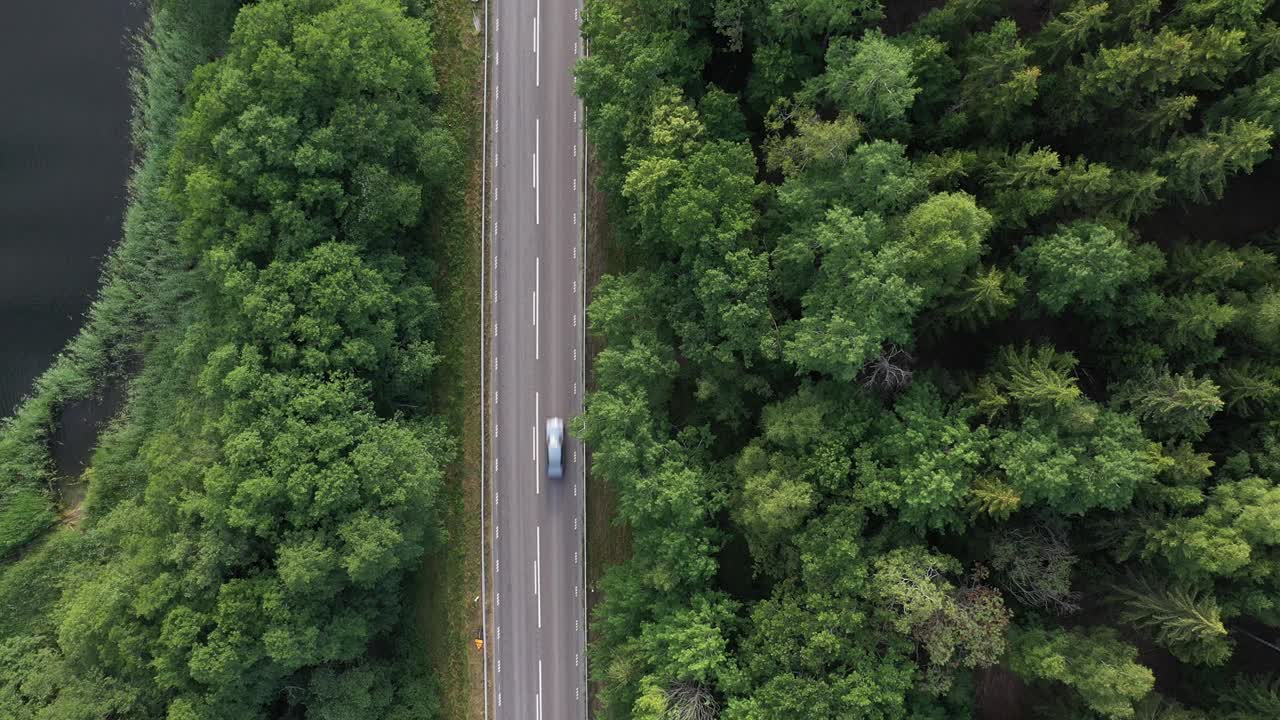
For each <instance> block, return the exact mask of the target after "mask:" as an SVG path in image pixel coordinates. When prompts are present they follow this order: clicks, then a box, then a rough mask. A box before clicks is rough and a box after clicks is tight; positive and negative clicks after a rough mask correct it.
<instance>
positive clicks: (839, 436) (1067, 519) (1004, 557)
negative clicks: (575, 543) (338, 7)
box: [578, 0, 1280, 720]
mask: <svg viewBox="0 0 1280 720" xmlns="http://www.w3.org/2000/svg"><path fill="white" fill-rule="evenodd" d="M907 5H909V4H888V3H886V4H885V5H884V8H880V7H879V6H878V5H877V4H875V3H835V2H808V1H805V2H791V1H787V2H778V1H774V0H716V1H715V2H709V3H692V4H685V5H681V6H680V7H679V8H678V9H677V8H675V7H674V6H669V5H662V4H660V7H659V6H656V5H653V4H652V3H649V4H645V3H642V4H641V5H640V6H637V5H636V4H635V3H631V2H623V1H622V0H591V1H590V2H588V5H587V15H586V21H585V23H584V28H585V32H586V33H587V35H588V37H589V38H590V40H591V43H592V46H591V47H592V53H591V55H590V57H589V58H587V59H585V60H583V61H582V62H581V63H580V64H579V68H578V78H579V85H578V88H579V92H580V93H581V95H582V97H583V98H584V100H585V102H586V106H587V115H586V118H587V133H588V136H589V138H590V139H591V141H592V143H593V144H594V148H595V150H596V152H597V153H598V155H599V157H600V159H601V162H602V166H603V170H602V174H601V177H600V180H599V185H600V187H601V188H602V190H603V191H604V192H605V193H606V194H607V196H608V199H609V201H610V220H611V222H612V224H613V225H614V227H615V228H617V236H616V238H615V240H616V243H617V245H618V247H620V248H621V249H622V250H623V251H624V252H625V255H626V268H627V273H626V274H625V275H616V276H606V277H605V278H604V279H603V280H602V281H601V283H600V285H599V286H598V288H597V292H596V295H595V298H596V299H595V302H594V303H593V304H592V306H591V307H590V309H589V315H590V318H591V328H592V331H593V332H594V333H596V334H598V335H599V336H600V337H601V338H602V339H603V340H604V343H605V350H604V351H603V352H602V353H601V354H600V355H599V357H598V358H597V360H596V363H597V365H596V367H597V373H598V374H597V377H598V380H599V387H598V390H597V391H596V392H595V393H594V394H593V395H592V396H591V397H590V398H589V399H588V403H587V412H586V415H585V417H584V418H582V419H581V420H579V421H578V422H579V426H578V427H579V428H580V429H581V431H582V432H583V434H584V436H585V437H587V439H588V441H589V442H590V443H591V445H592V449H593V453H594V471H595V472H596V473H598V474H599V476H600V477H602V478H603V479H605V480H606V481H607V482H610V483H611V484H612V485H613V486H614V487H615V488H616V489H617V490H618V492H619V497H620V500H619V504H620V519H621V520H623V521H625V522H627V523H628V524H630V525H631V529H632V531H633V534H634V540H635V547H636V552H635V556H634V557H633V558H632V559H630V560H629V561H628V562H627V563H626V564H624V565H622V566H620V567H618V568H615V569H614V570H613V571H612V572H611V573H610V575H609V579H608V581H607V583H606V588H605V590H606V594H607V599H606V601H605V602H604V604H603V605H601V606H600V609H599V613H598V617H597V620H596V626H595V627H596V628H599V629H600V631H599V633H598V640H597V642H596V643H595V648H594V652H596V653H597V657H599V658H600V660H601V661H600V662H597V663H596V664H595V665H593V667H594V668H595V669H596V671H597V673H598V677H599V679H600V680H602V681H603V683H604V690H603V694H602V696H601V700H602V702H603V705H604V716H605V717H610V718H622V717H644V718H661V717H667V716H669V715H670V713H672V712H676V711H678V710H679V709H680V708H686V709H687V708H688V707H690V706H689V705H688V704H687V702H686V700H687V698H701V700H699V702H703V701H706V700H707V698H711V699H712V701H714V704H715V705H716V706H717V707H718V708H720V713H721V716H723V717H730V718H761V719H763V718H777V717H801V718H808V717H814V718H817V717H823V718H826V717H851V718H859V717H883V718H906V717H931V718H932V717H936V718H942V717H970V716H975V715H978V714H985V715H991V716H995V715H997V714H999V712H1000V709H1001V708H999V707H989V708H985V711H984V712H982V713H979V708H975V707H974V705H975V703H976V704H978V705H981V704H982V703H984V702H992V701H991V700H990V698H987V697H984V693H983V692H979V693H978V694H977V697H976V699H975V695H974V693H975V690H974V688H975V687H976V686H978V684H979V683H982V682H984V681H990V680H991V679H990V678H989V677H987V676H986V675H985V674H983V671H982V670H981V669H982V668H983V667H985V666H988V665H991V664H995V663H1002V664H1003V665H1004V671H1012V672H1014V673H1015V674H1017V675H1018V676H1020V678H1021V680H1022V681H1023V682H1024V683H1027V684H1028V689H1027V691H1026V693H1025V694H1024V696H1023V697H1021V698H1015V699H1021V700H1022V701H1024V702H1023V705H1024V706H1025V707H1028V708H1038V709H1042V710H1043V712H1044V713H1045V716H1046V717H1056V716H1060V717H1069V718H1073V719H1074V718H1085V717H1111V718H1129V717H1150V718H1177V719H1181V720H1192V719H1197V718H1204V717H1219V716H1223V717H1235V716H1233V715H1231V714H1230V713H1231V712H1238V713H1239V717H1242V718H1243V717H1252V716H1251V715H1248V714H1247V713H1248V712H1256V711H1252V710H1243V709H1239V708H1244V707H1245V705H1242V704H1239V703H1236V701H1235V700H1230V699H1228V695H1227V694H1224V696H1223V702H1222V704H1221V705H1220V706H1219V705H1215V701H1214V699H1213V698H1212V697H1208V696H1206V694H1205V693H1203V692H1201V691H1200V688H1199V686H1198V685H1197V680H1196V679H1194V678H1197V677H1199V675H1197V673H1203V672H1210V671H1209V670H1204V669H1203V668H1201V669H1196V668H1194V667H1192V666H1197V665H1198V666H1214V667H1216V668H1217V669H1215V670H1213V671H1212V672H1220V673H1222V674H1223V677H1227V678H1231V676H1232V675H1234V674H1236V673H1237V672H1238V669H1239V666H1238V664H1237V662H1236V661H1237V660H1238V659H1239V656H1240V655H1241V653H1240V651H1239V647H1240V643H1241V642H1243V640H1242V639H1241V637H1238V636H1239V635H1241V634H1242V633H1243V632H1245V631H1246V629H1247V628H1254V629H1256V628H1258V627H1262V628H1266V630H1267V632H1269V633H1271V634H1272V635H1274V632H1273V631H1274V628H1276V627H1280V602H1277V601H1276V598H1277V597H1280V579H1278V578H1280V535H1278V534H1277V532H1278V530H1277V528H1278V527H1280V526H1278V525H1277V521H1276V519H1275V518H1277V517H1280V508H1277V507H1276V502H1277V497H1280V496H1277V492H1280V491H1278V490H1277V485H1276V483H1277V480H1280V430H1278V429H1277V428H1278V427H1280V426H1278V425H1277V423H1276V420H1275V417H1274V415H1275V413H1276V411H1277V410H1280V364H1278V363H1277V362H1276V361H1275V354H1276V353H1277V352H1280V268H1278V267H1277V261H1276V248H1277V245H1276V243H1275V241H1274V238H1273V237H1272V235H1274V233H1273V232H1266V233H1264V235H1263V236H1261V237H1252V236H1249V235H1245V234H1242V231H1238V230H1236V229H1235V228H1245V227H1248V228H1251V229H1250V230H1248V232H1249V233H1252V232H1256V231H1258V230H1263V231H1270V230H1273V229H1274V228H1272V227H1271V226H1272V225H1274V224H1275V223H1277V222H1280V219H1278V218H1277V216H1276V214H1275V212H1274V210H1273V208H1271V207H1270V205H1268V204H1267V200H1266V198H1269V197H1270V196H1271V195H1274V188H1272V187H1271V184H1273V180H1272V178H1273V176H1274V168H1273V167H1272V165H1273V163H1274V162H1275V161H1274V159H1273V157H1272V156H1273V154H1274V144H1275V137H1274V135H1275V132H1276V131H1277V129H1280V100H1278V99H1277V98H1278V97H1280V80H1278V79H1277V77H1278V76H1277V73H1278V72H1280V22H1278V21H1280V15H1277V10H1276V8H1275V6H1274V4H1273V3H1269V2H1267V1H1266V0H1247V1H1244V2H1235V1H1232V0H1180V1H1178V2H1165V3H1162V2H1159V1H1158V0H1107V1H1106V2H1101V1H1099V0H1063V1H1062V2H1054V3H1047V4H1046V3H1038V4H1037V3H1013V2H1002V1H1001V0H949V1H948V2H945V3H929V5H930V6H931V8H932V9H931V10H929V11H928V12H927V13H925V14H923V15H921V16H920V17H917V18H910V17H906V14H907V13H908V10H907V7H906V6H907ZM935 5H936V7H933V6H935ZM882 10H883V12H884V14H885V21H884V22H882V23H880V24H879V25H878V26H873V25H874V24H875V23H876V22H877V21H878V20H879V19H880V18H881V17H882ZM712 80H714V83H713V82H712ZM733 95H736V98H735V99H736V102H730V101H729V100H728V99H727V97H726V96H733ZM1248 174H1253V175H1254V177H1253V178H1250V179H1248V180H1242V179H1241V177H1242V176H1243V175H1248ZM1237 188H1243V189H1241V190H1239V191H1237ZM966 569H967V571H966ZM1134 578H1146V579H1147V580H1145V581H1138V580H1135V579H1134ZM1144 583H1145V584H1144ZM1117 588H1119V589H1117ZM722 593H726V594H729V595H730V596H732V599H733V600H734V601H735V602H737V603H739V605H738V606H736V607H737V610H736V611H735V613H734V617H733V619H732V620H730V619H728V618H727V617H725V616H715V617H716V618H717V619H716V620H715V621H714V622H705V623H703V624H704V625H706V628H703V629H702V630H700V631H699V632H698V633H696V634H694V635H692V636H691V637H690V640H689V644H688V648H686V649H688V650H689V651H690V652H689V654H681V651H680V650H677V649H674V648H659V649H655V647H654V646H653V645H651V644H650V645H644V644H643V643H641V642H640V641H639V640H637V639H636V638H640V637H642V636H643V635H644V628H645V627H647V626H650V625H653V626H660V627H665V626H666V625H667V624H669V623H672V622H676V619H677V618H680V619H682V620H688V619H689V618H690V617H691V615H690V613H695V614H697V613H701V612H702V610H700V609H699V608H704V607H719V606H720V605H719V603H720V602H721V597H720V594H722ZM709 598H710V599H709ZM1113 601H1114V602H1113ZM699 617H703V616H702V615H699ZM711 628H714V632H712V631H711ZM704 631H705V632H704ZM1247 631H1248V632H1253V630H1247ZM1121 632H1123V633H1125V634H1124V635H1123V636H1122V635H1121ZM1254 634H1255V635H1257V633H1254ZM1138 636H1145V637H1146V638H1147V639H1149V640H1150V641H1151V642H1152V643H1154V645H1144V646H1143V647H1144V653H1146V652H1149V653H1151V654H1150V655H1148V654H1144V655H1143V656H1142V658H1143V660H1139V659H1138V658H1139V655H1138V652H1137V649H1136V648H1135V647H1134V646H1133V645H1131V644H1129V642H1127V640H1128V639H1132V638H1136V637H1138ZM664 637H665V635H664ZM1258 637H1262V636H1261V635H1258ZM707 638H711V639H713V640H714V642H704V641H703V640H705V639H707ZM1122 638H1124V639H1122ZM721 641H723V642H721ZM872 648H874V650H873V649H872ZM1147 648H1153V649H1150V650H1149V651H1148V650H1147ZM672 657H679V658H680V661H681V665H686V666H688V667H699V668H707V670H706V671H705V672H699V673H697V677H685V676H682V675H681V673H679V672H677V671H676V670H675V669H674V667H673V665H672ZM1148 657H1150V658H1151V659H1150V663H1151V667H1152V668H1153V669H1154V668H1159V669H1160V670H1159V672H1161V673H1164V672H1166V670H1165V668H1170V669H1169V670H1167V672H1169V676H1168V677H1167V678H1161V680H1162V684H1161V694H1159V695H1157V694H1155V693H1153V692H1151V689H1152V687H1153V684H1154V677H1153V670H1151V669H1148V668H1146V667H1144V666H1143V664H1144V663H1145V662H1146V659H1147V658H1148ZM1175 669H1176V670H1175ZM1002 672H1003V671H1002ZM1237 679H1238V676H1237ZM996 685H997V686H998V685H999V681H996ZM1239 687H1244V686H1243V685H1241V686H1239ZM1064 688H1065V689H1070V692H1064ZM1272 689H1273V688H1272ZM1255 690H1256V688H1253V689H1246V690H1240V691H1239V692H1238V693H1236V696H1238V697H1239V698H1247V699H1246V700H1241V701H1240V702H1252V701H1254V700H1258V701H1259V702H1261V701H1262V700H1259V699H1260V698H1262V699H1265V696H1266V694H1267V692H1269V690H1266V688H1264V689H1263V690H1264V691H1259V692H1255ZM984 692H985V691H984ZM996 694H999V693H998V692H997V693H996ZM677 697H678V698H684V699H686V700H680V701H677V700H674V699H673V698H677ZM1233 697H1235V696H1233ZM680 702H684V703H686V704H683V705H680V704H678V703H680ZM707 702H711V701H707ZM1231 703H1236V704H1231ZM701 707H709V705H707V704H706V703H704V704H703V705H702V706H701ZM664 713H665V715H664ZM1265 715H1266V713H1263V714H1262V715H1259V716H1265Z"/></svg>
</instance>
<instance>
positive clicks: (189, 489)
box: [0, 0, 460, 720]
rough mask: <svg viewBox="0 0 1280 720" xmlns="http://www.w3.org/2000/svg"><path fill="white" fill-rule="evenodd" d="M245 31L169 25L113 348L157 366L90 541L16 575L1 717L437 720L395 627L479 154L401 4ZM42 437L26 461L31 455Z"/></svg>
mask: <svg viewBox="0 0 1280 720" xmlns="http://www.w3.org/2000/svg"><path fill="white" fill-rule="evenodd" d="M197 5H198V6H199V7H196V6H197ZM235 10H236V8H235V7H234V6H232V5H229V4H222V3H205V4H201V3H195V4H191V3H164V4H163V5H161V6H158V7H157V9H156V15H155V29H154V32H153V33H152V35H151V43H152V45H151V46H149V47H148V48H147V49H146V50H145V52H144V57H143V62H144V66H143V67H144V71H145V75H144V76H143V77H142V78H141V79H140V82H141V85H140V87H141V89H142V92H141V94H140V98H139V102H140V116H139V121H138V123H137V131H138V138H139V142H141V143H144V147H145V149H146V151H147V153H148V154H147V160H146V162H145V163H144V165H143V166H142V169H141V170H140V171H139V175H138V177H137V179H136V181H135V182H136V186H135V193H136V194H135V198H134V204H133V206H132V207H131V210H130V213H129V219H128V221H127V223H126V240H125V243H124V244H123V245H122V247H121V250H120V252H119V253H118V254H117V258H118V260H115V261H113V262H116V263H118V264H117V265H115V266H114V268H115V269H114V270H110V269H109V273H108V285H107V288H106V289H105V290H104V296H103V299H101V300H100V301H99V303H98V305H97V306H95V312H100V313H102V315H101V316H95V317H94V318H93V319H92V320H93V322H91V328H96V327H106V328H109V329H112V328H114V330H113V332H114V333H115V334H116V335H111V336H105V337H103V338H101V339H100V341H101V342H103V343H104V345H103V347H104V348H105V347H109V348H110V349H111V352H112V353H136V356H137V360H138V363H139V365H140V366H141V370H140V371H139V373H138V374H137V376H136V377H135V378H134V379H133V380H132V381H131V385H130V398H129V402H128V405H127V409H126V411H125V413H124V415H123V416H122V417H121V418H120V419H119V420H118V421H117V422H116V423H115V424H114V425H113V426H112V427H111V429H110V430H109V431H107V432H106V433H104V435H103V436H102V438H101V439H100V444H99V448H98V450H97V452H96V453H95V456H94V459H93V465H92V471H91V473H90V477H91V482H90V491H89V492H90V494H89V498H88V500H87V501H86V507H87V508H88V509H89V513H88V515H87V517H86V518H85V519H84V520H83V521H82V527H81V528H80V529H79V530H78V531H75V532H74V534H72V531H67V532H66V533H59V534H56V535H54V536H53V537H52V538H50V539H49V540H48V541H47V542H45V543H43V544H41V545H39V546H37V547H35V548H34V549H33V550H32V552H31V554H30V555H29V556H27V557H24V558H23V559H22V560H21V561H19V562H18V563H15V564H13V565H10V566H8V567H6V568H4V574H3V576H0V596H2V597H3V598H4V599H5V600H6V603H5V607H6V614H5V623H4V624H3V625H0V656H3V662H4V670H3V676H0V707H2V708H3V709H4V713H6V715H5V716H6V717H9V716H10V715H9V714H8V713H10V712H12V713H16V714H15V715H12V716H13V717H23V718H25V717H33V718H34V717H84V718H90V717H95V718H97V717H100V718H107V717H129V718H149V717H156V718H159V717H168V718H171V719H174V720H177V719H179V718H180V719H182V720H195V719H197V718H231V717H234V718H266V717H285V718H302V717H309V718H348V717H352V718H354V717H388V718H401V717H403V718H409V717H415V718H416V717H430V716H433V715H434V713H435V712H436V707H435V700H434V697H433V695H432V693H431V690H430V687H431V686H430V684H429V682H427V681H426V679H425V677H424V676H425V675H427V674H428V671H427V669H426V668H425V667H424V663H423V662H422V659H421V658H420V657H419V653H416V652H414V650H415V649H416V648H413V645H412V644H411V643H408V642H407V641H406V640H405V638H404V637H402V634H401V633H397V632H395V631H394V630H395V628H396V627H397V625H398V624H400V623H402V622H403V621H404V617H405V612H404V608H403V607H402V605H403V598H402V594H403V591H404V590H403V587H404V579H405V575H406V572H407V571H408V570H409V569H411V568H412V567H414V566H415V565H416V564H417V561H418V559H419V558H420V557H421V556H422V554H423V553H424V552H427V551H430V550H438V548H439V547H440V544H441V542H442V541H443V540H444V539H445V538H443V537H442V535H443V533H442V531H441V528H440V521H439V515H438V513H439V510H440V509H439V507H438V501H437V496H438V494H439V491H440V486H441V480H442V472H443V471H442V468H443V466H444V465H445V464H446V463H447V462H448V461H449V460H450V458H451V457H452V454H453V445H454V443H453V441H452V439H451V438H450V433H449V431H448V429H447V428H446V427H445V424H444V422H443V421H442V420H440V419H438V418H435V417H433V416H432V415H431V412H432V405H433V399H434V398H435V396H436V392H435V390H434V388H433V387H432V383H433V378H432V369H433V367H434V366H435V365H436V364H437V363H438V361H439V356H438V355H437V353H436V351H435V342H436V339H437V335H438V332H439V325H440V324H441V323H440V319H439V311H438V309H437V302H436V300H435V295H434V291H433V289H432V287H431V280H432V276H433V268H432V263H431V260H430V258H431V257H432V248H430V246H429V244H428V238H429V237H430V234H429V232H428V228H429V225H430V223H431V222H432V221H433V220H434V218H435V215H436V204H437V202H438V200H437V197H438V195H439V192H438V190H439V189H440V188H442V187H445V186H446V185H448V184H449V183H451V182H452V181H453V180H454V178H455V177H456V173H457V171H458V169H459V167H458V166H459V159H460V155H459V150H458V148H457V147H456V146H455V145H454V142H453V140H452V138H453V135H452V134H451V133H447V132H445V131H444V130H443V129H442V128H441V127H439V126H438V125H437V123H436V120H435V117H436V116H435V113H434V111H433V105H434V102H435V101H434V92H435V80H434V77H433V74H432V73H433V70H432V47H431V33H430V29H429V27H428V26H427V24H426V22H425V21H422V20H419V19H413V18H411V17H409V16H407V15H406V12H405V8H404V7H403V6H402V5H401V4H400V3H398V2H394V1H392V0H270V1H268V2H260V3H254V4H252V5H251V6H248V7H246V8H245V9H244V10H242V11H240V12H239V14H238V15H235V14H234V12H235ZM233 16H234V17H235V18H236V21H235V30H234V32H233V33H231V34H230V39H229V40H227V41H226V43H225V48H226V50H225V52H220V49H221V48H222V46H223V40H216V41H215V40H212V39H210V38H211V37H215V36H219V33H221V35H220V37H222V38H223V39H225V38H226V33H227V32H228V31H229V30H230V28H228V27H226V23H227V22H229V21H230V19H231V18H232V17H233ZM219 27H221V28H222V29H221V30H220V31H219V30H218V29H217V28H219ZM215 55H216V56H218V57H217V59H216V60H214V61H213V62H210V63H208V64H205V65H202V66H201V67H200V68H199V69H195V65H197V64H200V63H205V62H207V61H209V60H213V59H214V56H215ZM193 72H194V74H193ZM188 79H190V82H189V83H188ZM179 112H180V116H179ZM112 272H114V273H116V274H115V275H112V274H111V273H112ZM132 318H138V319H140V320H144V321H145V322H142V323H141V324H140V326H139V327H138V328H137V329H136V332H137V335H136V336H133V335H129V334H127V333H126V334H124V335H123V337H118V336H119V335H120V334H121V333H123V332H124V331H123V330H121V329H119V327H118V326H117V325H115V324H114V323H117V322H124V321H126V320H129V319H132ZM97 323H101V325H98V324H97ZM85 342H86V343H87V342H89V341H87V340H86V341H85ZM95 342H97V341H95ZM77 347H78V346H77ZM94 347H95V348H96V347H97V346H94ZM95 351H96V350H95ZM104 352H105V350H104ZM70 357H71V360H70V361H65V360H64V363H62V364H60V365H59V366H58V367H68V366H67V365H65V362H74V363H77V364H74V365H70V366H69V367H71V370H72V371H74V372H77V373H81V372H84V367H85V362H87V361H85V360H83V358H84V357H86V356H85V355H75V354H72V355H71V356H70ZM87 357H99V356H92V355H90V356H87ZM115 359H116V358H114V357H113V356H101V359H99V360H97V362H100V363H103V364H105V363H107V362H109V361H112V360H115ZM57 369H58V368H55V370H57ZM59 372H66V371H59ZM52 373H53V371H51V375H50V376H49V377H51V378H52V380H51V381H50V382H60V383H71V382H73V381H77V380H78V378H77V377H72V378H71V379H69V380H68V379H62V376H61V375H54V374H52ZM41 412H46V411H45V410H44V409H43V408H41ZM24 413H26V414H25V415H21V416H19V417H18V418H17V419H16V420H15V421H14V424H13V426H12V427H13V428H14V429H15V430H16V431H19V432H14V433H8V432H6V434H5V436H4V442H5V443H9V442H11V438H18V439H19V440H24V439H26V438H28V437H37V438H38V435H37V434H35V433H32V432H29V431H28V427H29V426H36V427H37V429H38V423H35V421H32V420H28V419H25V418H27V417H36V414H35V413H33V411H31V410H24ZM21 433H25V434H26V435H25V436H24V435H22V434H21ZM6 447H7V446H6ZM14 447H15V448H20V447H23V446H21V445H20V444H19V443H17V441H14ZM0 457H2V458H4V462H5V463H6V464H8V463H14V464H15V467H16V466H17V464H18V463H21V464H22V468H35V470H24V469H22V468H20V469H19V472H25V473H26V475H27V476H29V477H26V478H25V479H27V480H28V481H36V482H40V481H43V480H45V479H46V478H47V471H45V470H44V469H43V468H41V467H40V466H39V464H38V458H37V456H28V455H23V454H22V453H21V452H15V453H13V454H10V453H8V452H5V453H3V454H0ZM6 469H8V468H7V466H6ZM40 473H44V474H43V475H42V474H40ZM23 507H24V506H23V505H13V506H9V508H8V510H14V511H18V510H22V509H23ZM46 512H47V511H46ZM46 517H47V515H46ZM0 518H3V519H4V520H5V521H6V522H7V521H8V520H9V519H10V518H9V515H7V514H6V515H0ZM7 527H8V526H7V525H6V529H7ZM18 587H21V588H22V592H24V593H27V594H28V595H19V594H18V591H17V590H15V588H18ZM10 608H12V609H13V613H14V621H13V622H12V623H10V622H9V616H8V613H9V609H10Z"/></svg>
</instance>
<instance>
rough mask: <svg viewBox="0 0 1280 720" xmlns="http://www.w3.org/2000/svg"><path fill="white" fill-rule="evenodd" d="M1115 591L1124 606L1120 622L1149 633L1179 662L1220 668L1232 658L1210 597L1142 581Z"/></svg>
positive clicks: (1219, 614) (1214, 602)
mask: <svg viewBox="0 0 1280 720" xmlns="http://www.w3.org/2000/svg"><path fill="white" fill-rule="evenodd" d="M1116 591H1117V593H1118V594H1119V596H1120V597H1121V598H1122V599H1123V602H1124V609H1123V610H1122V611H1121V613H1120V617H1121V619H1122V620H1123V621H1124V622H1126V623H1128V624H1130V625H1133V626H1134V627H1139V628H1142V629H1145V630H1148V631H1150V632H1151V634H1152V635H1153V636H1154V638H1155V641H1156V642H1157V643H1158V644H1159V645H1161V646H1162V647H1165V648H1168V649H1169V651H1170V652H1172V653H1173V654H1174V656H1176V657H1177V658H1178V659H1179V660H1182V661H1183V662H1188V663H1200V664H1205V665H1221V664H1223V663H1224V662H1226V661H1227V658H1229V657H1230V656H1231V646H1232V643H1231V640H1230V639H1229V638H1228V637H1227V628H1226V626H1224V625H1223V624H1222V615H1221V612H1220V610H1219V609H1218V603H1217V601H1216V600H1215V599H1214V597H1213V595H1212V594H1210V593H1205V592H1202V591H1197V590H1194V589H1192V588H1188V587H1180V586H1177V585H1173V586H1165V587H1161V586H1156V585H1154V584H1153V583H1152V582H1151V581H1149V580H1147V579H1145V578H1137V579H1135V580H1133V581H1132V582H1130V583H1129V584H1127V585H1122V586H1119V587H1117V588H1116Z"/></svg>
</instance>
